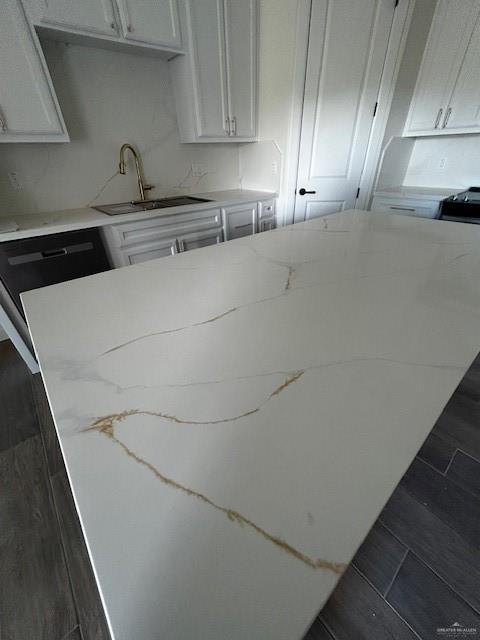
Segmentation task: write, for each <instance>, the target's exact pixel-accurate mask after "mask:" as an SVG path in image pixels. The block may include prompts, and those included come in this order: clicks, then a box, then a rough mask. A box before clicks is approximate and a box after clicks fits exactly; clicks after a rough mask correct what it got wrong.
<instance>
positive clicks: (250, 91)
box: [170, 0, 258, 142]
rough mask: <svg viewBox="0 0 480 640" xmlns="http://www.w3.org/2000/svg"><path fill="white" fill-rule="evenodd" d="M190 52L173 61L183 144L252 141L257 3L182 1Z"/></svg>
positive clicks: (203, 0)
mask: <svg viewBox="0 0 480 640" xmlns="http://www.w3.org/2000/svg"><path fill="white" fill-rule="evenodd" d="M180 6H181V12H180V16H181V20H182V22H183V26H184V32H185V33H184V37H185V39H186V40H187V49H188V50H187V54H186V55H185V56H182V57H178V58H175V59H174V60H172V61H171V63H170V65H171V71H172V79H173V87H174V94H175V101H176V106H177V117H178V124H179V129H180V137H181V140H182V142H240V141H247V142H248V141H254V140H255V136H256V119H257V98H256V94H257V11H258V8H257V0H242V1H241V2H240V1H239V0H183V2H182V3H181V5H180Z"/></svg>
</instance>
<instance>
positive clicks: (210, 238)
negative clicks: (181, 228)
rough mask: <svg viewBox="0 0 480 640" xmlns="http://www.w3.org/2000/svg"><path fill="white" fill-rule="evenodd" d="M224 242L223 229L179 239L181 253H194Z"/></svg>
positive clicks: (192, 234)
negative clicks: (194, 250) (196, 250)
mask: <svg viewBox="0 0 480 640" xmlns="http://www.w3.org/2000/svg"><path fill="white" fill-rule="evenodd" d="M221 242H223V229H212V230H211V231H202V232H201V233H191V234H189V235H188V236H182V237H179V238H178V249H179V251H192V249H201V248H202V247H209V246H210V245H213V244H220V243H221Z"/></svg>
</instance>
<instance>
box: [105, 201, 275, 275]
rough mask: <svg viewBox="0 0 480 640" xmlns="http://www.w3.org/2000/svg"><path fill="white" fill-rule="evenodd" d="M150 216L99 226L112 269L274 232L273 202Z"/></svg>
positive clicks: (248, 203) (152, 214)
mask: <svg viewBox="0 0 480 640" xmlns="http://www.w3.org/2000/svg"><path fill="white" fill-rule="evenodd" d="M151 216H152V217H151V218H147V219H145V220H138V221H136V222H124V223H121V224H116V225H111V226H108V227H103V229H102V233H103V239H104V242H105V246H106V249H107V252H108V254H109V257H110V261H111V263H112V265H113V266H114V267H125V266H128V265H131V264H139V263H140V262H146V261H147V260H155V259H156V258H163V257H165V256H171V255H175V254H177V253H182V252H184V251H191V250H193V249H200V248H202V247H208V246H211V245H215V244H220V243H221V242H223V241H224V240H233V239H234V238H242V237H244V236H248V235H252V234H254V233H258V232H262V231H269V230H271V229H274V228H275V200H273V199H270V200H265V201H260V202H247V203H241V204H238V205H231V206H227V207H222V208H221V209H220V208H216V209H200V210H197V211H195V210H194V211H189V212H188V213H177V214H165V213H163V214H161V213H159V214H157V215H155V212H152V213H151Z"/></svg>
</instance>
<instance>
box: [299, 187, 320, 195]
mask: <svg viewBox="0 0 480 640" xmlns="http://www.w3.org/2000/svg"><path fill="white" fill-rule="evenodd" d="M307 193H317V192H316V191H307V190H306V189H304V188H303V187H302V188H301V189H299V190H298V195H300V196H304V195H305V194H307Z"/></svg>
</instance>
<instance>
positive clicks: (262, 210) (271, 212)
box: [258, 200, 275, 220]
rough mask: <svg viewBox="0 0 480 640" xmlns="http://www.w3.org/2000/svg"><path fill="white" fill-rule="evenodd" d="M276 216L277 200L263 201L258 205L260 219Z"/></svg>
mask: <svg viewBox="0 0 480 640" xmlns="http://www.w3.org/2000/svg"><path fill="white" fill-rule="evenodd" d="M274 216H275V200H262V201H261V202H259V203H258V217H259V219H260V220H261V219H262V218H271V217H274Z"/></svg>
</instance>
